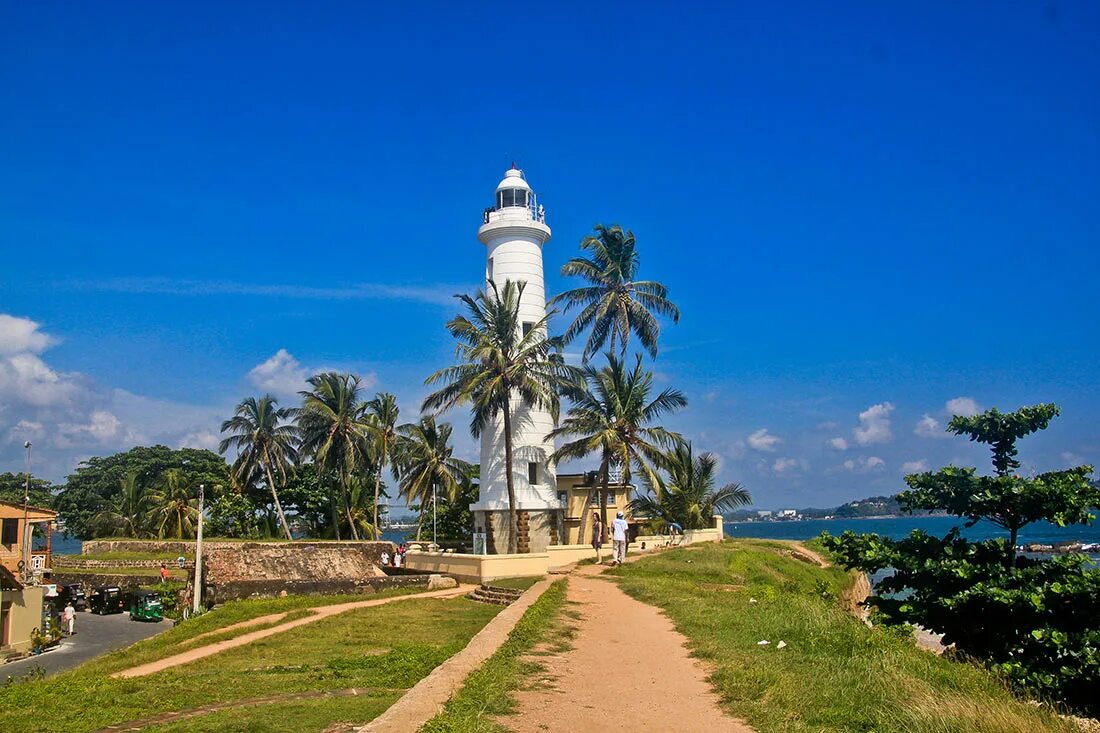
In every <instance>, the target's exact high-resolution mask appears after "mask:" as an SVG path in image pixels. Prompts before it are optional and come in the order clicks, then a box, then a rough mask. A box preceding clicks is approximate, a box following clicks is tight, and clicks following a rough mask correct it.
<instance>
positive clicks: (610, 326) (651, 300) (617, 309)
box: [550, 224, 680, 361]
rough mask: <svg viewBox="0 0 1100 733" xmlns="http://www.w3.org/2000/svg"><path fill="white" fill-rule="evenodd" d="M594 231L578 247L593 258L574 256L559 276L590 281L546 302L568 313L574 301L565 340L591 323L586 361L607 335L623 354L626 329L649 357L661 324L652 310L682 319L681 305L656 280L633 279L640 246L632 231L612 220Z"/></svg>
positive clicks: (654, 352) (613, 348)
mask: <svg viewBox="0 0 1100 733" xmlns="http://www.w3.org/2000/svg"><path fill="white" fill-rule="evenodd" d="M595 232H596V236H594V237H593V236H588V237H585V238H584V240H583V241H582V242H581V249H582V250H584V251H586V252H589V253H591V257H574V258H573V259H571V260H569V261H568V262H566V263H565V264H564V265H562V268H561V274H562V275H577V276H579V277H581V278H582V279H584V280H586V281H587V282H588V283H589V284H588V285H586V286H584V287H579V288H574V289H573V290H568V291H566V292H564V293H561V294H560V295H557V296H555V297H554V298H553V299H552V300H551V301H550V305H555V304H557V303H564V304H565V311H566V312H568V311H569V310H571V309H572V308H573V307H574V306H580V307H581V311H580V312H579V313H578V314H577V317H576V318H575V319H574V320H573V324H572V325H571V326H569V329H568V330H567V331H566V332H565V335H564V337H563V338H564V339H565V342H566V343H569V342H571V341H572V340H573V339H574V338H576V337H577V336H578V335H579V334H580V333H581V332H582V331H584V330H586V329H588V328H589V327H591V329H592V333H591V334H589V336H588V342H587V343H586V344H585V347H584V357H583V358H584V361H588V360H589V359H590V358H591V357H592V356H594V355H595V354H596V353H597V352H598V351H600V350H601V349H602V348H604V345H605V344H606V343H607V342H608V341H609V340H610V342H611V345H610V347H609V348H610V351H611V352H612V353H616V352H617V353H618V354H619V356H620V357H625V356H626V348H627V342H628V341H629V339H630V334H631V333H633V334H634V335H635V336H637V337H638V340H639V341H640V342H641V344H642V346H643V347H644V348H645V349H646V351H648V352H649V353H650V355H651V356H654V357H656V356H657V338H658V336H660V333H661V326H660V324H658V323H657V319H656V317H655V315H662V316H667V317H669V318H671V319H672V322H673V323H677V322H679V320H680V309H679V308H677V307H676V305H675V304H674V303H673V302H672V301H671V300H669V299H668V289H667V288H665V286H664V285H662V284H661V283H659V282H656V281H655V280H635V279H634V278H635V277H636V276H637V271H638V251H637V249H635V244H634V233H633V232H631V231H630V230H629V229H628V230H627V231H625V232H624V231H623V230H622V227H620V226H619V225H617V224H616V225H615V226H612V227H605V226H604V225H603V224H597V225H596V227H595Z"/></svg>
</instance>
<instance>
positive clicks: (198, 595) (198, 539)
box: [191, 484, 206, 615]
mask: <svg viewBox="0 0 1100 733" xmlns="http://www.w3.org/2000/svg"><path fill="white" fill-rule="evenodd" d="M205 499H206V486H204V485H203V484H199V528H198V531H197V532H196V533H195V587H194V590H193V591H192V593H191V598H192V603H191V613H192V614H193V615H197V614H198V612H199V608H201V607H202V510H203V502H204V501H205Z"/></svg>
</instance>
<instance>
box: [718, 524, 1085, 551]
mask: <svg viewBox="0 0 1100 733" xmlns="http://www.w3.org/2000/svg"><path fill="white" fill-rule="evenodd" d="M962 523H963V520H961V519H958V518H957V517H882V518H868V519H803V520H799V521H792V522H726V523H725V531H726V536H727V537H757V538H760V539H771V540H808V539H813V538H814V537H817V536H818V535H820V534H821V533H822V532H828V533H829V534H832V535H839V534H840V533H841V532H843V531H845V530H848V529H850V530H852V531H853V532H856V533H860V534H863V533H869V532H874V533H876V534H880V535H883V536H884V537H889V538H891V539H895V540H896V539H901V538H902V537H904V536H906V535H907V534H909V532H910V531H912V530H914V529H922V530H924V531H925V532H927V533H928V534H930V535H934V536H936V537H943V536H944V535H945V534H947V533H948V531H950V529H951V528H952V527H955V526H962ZM963 536H965V537H967V538H968V539H972V540H985V539H990V538H993V537H1008V533H1007V532H1005V531H1004V530H1003V529H1001V528H1000V527H998V526H997V525H995V524H993V523H992V522H985V521H982V522H978V523H977V524H975V525H974V526H973V527H970V528H969V529H967V528H964V529H963ZM1074 540H1079V541H1081V542H1084V543H1091V542H1100V526H1097V525H1095V524H1094V525H1092V526H1091V527H1088V526H1083V525H1074V526H1071V527H1059V526H1057V525H1054V524H1050V523H1049V522H1035V523H1033V524H1029V525H1027V526H1026V527H1024V528H1023V529H1022V530H1020V537H1019V540H1018V542H1019V544H1021V545H1026V544H1030V543H1033V542H1037V543H1040V544H1044V545H1052V544H1055V543H1057V542H1070V541H1074ZM1092 558H1093V560H1098V561H1100V554H1093V555H1092Z"/></svg>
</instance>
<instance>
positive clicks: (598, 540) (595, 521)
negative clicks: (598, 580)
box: [592, 512, 603, 565]
mask: <svg viewBox="0 0 1100 733" xmlns="http://www.w3.org/2000/svg"><path fill="white" fill-rule="evenodd" d="M602 547H603V522H601V521H600V515H599V513H597V512H592V549H593V550H595V551H596V564H597V565H599V564H600V563H602V562H603V555H602V553H601V552H600V548H602Z"/></svg>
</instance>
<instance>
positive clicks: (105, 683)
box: [0, 596, 500, 733]
mask: <svg viewBox="0 0 1100 733" xmlns="http://www.w3.org/2000/svg"><path fill="white" fill-rule="evenodd" d="M349 600H355V597H354V596H335V597H328V598H324V599H321V598H317V597H308V598H304V597H297V598H282V599H275V600H271V601H240V602H237V603H234V604H226V606H225V607H224V608H221V609H217V610H215V611H212V612H210V613H208V614H204V615H203V616H201V617H199V618H197V619H193V620H191V621H188V622H186V623H184V624H182V625H180V626H179V627H177V628H175V629H172V630H170V631H168V632H166V633H164V634H162V635H159V636H157V637H154V638H153V639H149V640H147V641H145V642H142V643H140V644H138V645H135V646H134V647H131V648H130V649H127V650H123V651H120V652H115V653H113V654H109V655H106V656H105V657H102V658H100V659H98V660H95V661H93V662H90V663H88V664H85V665H82V666H81V667H78V668H77V669H75V670H72V671H70V672H65V673H62V674H60V675H58V676H56V677H52V678H49V679H46V680H37V681H29V682H24V683H20V684H17V685H13V686H10V687H4V688H0V730H19V731H47V730H54V729H55V723H56V719H55V716H50V715H43V714H42V712H41V711H43V710H56V709H57V705H58V704H60V703H61V702H62V701H70V702H69V703H68V704H65V705H64V708H65V714H64V717H65V730H66V731H70V732H71V733H79V732H80V731H94V730H99V729H101V728H103V727H104V726H107V725H111V724H118V723H122V722H125V721H129V720H136V719H142V718H146V717H149V716H153V715H157V714H159V713H164V712H169V711H179V710H187V709H191V708H195V707H200V706H204V705H209V704H213V703H223V702H233V701H241V700H250V699H253V698H259V697H264V696H269V695H286V694H293V693H298V692H307V691H316V690H328V691H335V690H343V689H348V688H367V689H368V692H367V693H366V694H364V695H361V696H358V697H351V698H344V697H332V698H322V699H309V700H300V701H291V702H274V703H272V704H270V705H267V704H251V705H246V706H244V707H240V708H235V709H233V710H228V711H224V712H216V713H209V714H206V715H202V716H200V717H196V718H190V719H188V720H186V721H180V722H178V723H173V724H171V725H167V724H166V725H165V726H162V728H161V729H164V730H189V731H195V730H202V731H241V730H255V731H268V730H272V731H274V730H280V731H281V730H295V731H320V730H323V729H324V728H325V727H327V726H328V725H330V724H331V723H333V722H336V721H351V722H357V723H363V722H366V721H368V720H370V719H372V718H373V717H375V716H376V715H377V714H378V713H379V712H381V711H382V710H384V709H385V708H386V707H387V706H388V705H389V704H390V703H392V701H393V700H395V699H396V698H397V697H399V696H400V694H401V693H402V692H403V691H404V690H405V689H407V688H409V687H411V686H412V685H413V684H415V683H416V682H417V681H418V680H420V679H421V678H422V677H424V676H425V675H426V674H427V673H428V672H430V671H431V670H432V669H434V668H435V667H436V666H437V665H438V664H440V663H441V662H442V661H444V660H445V659H447V658H448V657H450V656H451V655H452V654H454V653H455V652H456V651H458V650H459V649H461V648H462V647H464V646H465V645H466V643H467V642H468V641H469V639H470V638H471V637H472V636H473V635H474V634H475V633H477V631H478V630H480V629H481V628H482V626H484V625H485V623H487V622H488V621H489V619H491V618H492V617H493V616H494V615H495V614H496V613H497V612H498V611H499V610H500V609H499V608H498V607H496V606H489V605H485V604H480V603H475V602H472V601H469V600H467V599H465V598H455V599H448V600H441V599H427V598H425V599H408V600H405V601H402V602H400V603H394V604H389V605H384V606H378V607H374V608H365V609H359V610H355V611H349V612H347V613H342V614H339V615H337V616H333V617H330V618H326V619H323V620H320V621H317V622H316V623H313V624H308V625H305V626H301V627H298V628H295V629H291V630H289V631H286V632H284V633H281V634H276V635H274V636H271V637H268V638H265V639H261V640H258V641H256V642H253V643H252V644H248V645H245V646H242V647H238V648H235V649H230V650H227V651H224V652H222V653H220V654H217V655H215V656H213V657H208V658H206V659H203V660H200V661H198V662H194V663H191V664H187V665H183V666H180V667H175V668H172V669H168V670H164V671H162V672H158V673H156V674H152V675H148V676H146V677H140V678H136V679H128V680H119V679H112V678H110V677H109V674H110V673H111V672H113V671H117V670H119V669H124V668H127V667H130V666H133V665H135V664H141V663H144V662H147V661H151V660H152V659H156V658H159V657H163V656H166V655H168V654H172V653H175V652H176V651H179V650H181V649H184V648H187V646H188V644H189V643H190V642H189V640H190V639H193V637H194V636H195V635H197V634H199V633H203V632H207V631H216V630H218V629H221V628H224V627H225V626H227V625H229V624H231V623H237V622H239V621H243V620H246V619H248V618H255V617H257V616H262V615H266V614H268V613H273V612H280V611H289V612H292V613H296V614H297V613H300V612H301V610H302V609H303V608H304V607H305V606H306V605H321V604H322V603H323V602H332V603H340V602H347V601H349ZM249 630H250V629H249ZM245 631H247V630H244V631H242V632H241V633H245ZM173 726H175V727H173Z"/></svg>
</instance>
